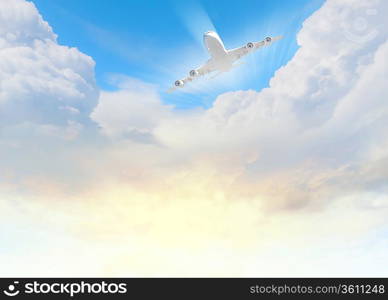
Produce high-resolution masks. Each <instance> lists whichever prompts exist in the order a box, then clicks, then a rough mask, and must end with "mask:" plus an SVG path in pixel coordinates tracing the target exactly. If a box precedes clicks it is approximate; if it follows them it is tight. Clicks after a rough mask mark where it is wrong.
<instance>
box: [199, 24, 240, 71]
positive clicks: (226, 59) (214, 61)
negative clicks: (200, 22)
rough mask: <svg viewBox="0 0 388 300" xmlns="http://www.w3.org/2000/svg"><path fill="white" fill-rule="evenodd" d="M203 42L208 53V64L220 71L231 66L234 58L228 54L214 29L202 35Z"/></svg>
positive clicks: (226, 69)
mask: <svg viewBox="0 0 388 300" xmlns="http://www.w3.org/2000/svg"><path fill="white" fill-rule="evenodd" d="M203 42H204V44H205V46H206V49H207V51H208V52H209V54H210V57H211V58H210V59H209V60H208V63H209V65H211V66H212V67H213V68H214V69H218V70H220V71H228V70H230V69H231V68H232V66H233V63H234V62H235V60H234V59H233V58H232V57H231V56H230V55H228V50H226V49H225V46H224V43H223V42H222V40H221V38H220V37H219V36H218V34H217V33H216V32H214V31H207V32H205V33H204V35H203Z"/></svg>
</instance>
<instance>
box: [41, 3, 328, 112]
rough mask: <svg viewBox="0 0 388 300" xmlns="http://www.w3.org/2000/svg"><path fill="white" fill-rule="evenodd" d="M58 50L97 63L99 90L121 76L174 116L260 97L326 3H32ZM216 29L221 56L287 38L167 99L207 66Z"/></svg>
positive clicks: (112, 84) (290, 56)
mask: <svg viewBox="0 0 388 300" xmlns="http://www.w3.org/2000/svg"><path fill="white" fill-rule="evenodd" d="M33 2H34V3H35V5H36V6H37V7H38V9H39V11H40V12H41V14H42V15H43V17H44V18H45V20H47V21H48V22H49V24H50V25H51V26H52V27H53V29H54V31H55V32H56V34H58V39H59V42H60V43H61V44H64V45H69V46H74V47H77V48H78V49H80V51H82V52H84V53H86V54H88V55H90V56H91V57H93V59H94V60H95V61H96V78H97V83H98V85H99V86H100V87H101V88H102V89H105V90H112V89H115V85H114V83H112V80H111V79H112V75H114V74H123V75H127V76H130V77H134V78H137V79H140V80H143V81H145V82H148V83H152V84H155V85H157V86H158V88H159V89H160V94H161V97H162V100H163V101H164V102H166V103H171V104H173V105H174V106H176V107H177V108H191V107H195V106H203V107H209V106H210V105H211V104H212V102H213V101H214V100H215V99H216V97H217V95H219V94H221V93H224V92H227V91H235V90H240V89H243V90H246V89H254V90H260V89H262V88H264V87H266V86H267V85H268V82H269V79H270V78H271V77H272V76H273V74H274V72H275V71H276V70H277V69H278V68H279V67H281V66H282V65H284V64H286V63H287V62H288V61H289V60H290V59H291V58H292V56H293V55H294V53H295V51H296V50H297V44H296V39H295V37H296V33H297V32H298V31H299V30H300V28H301V26H302V23H303V21H304V19H305V18H307V17H308V16H309V15H311V14H312V13H313V12H314V11H315V10H316V9H318V8H319V7H320V6H321V5H322V3H323V0H313V1H311V0H296V1H283V0H276V1H273V0H261V1H257V0H256V1H253V0H247V1H243V2H241V1H229V3H226V1H224V2H223V3H222V5H220V3H219V1H210V0H206V1H195V2H194V1H191V2H190V1H184V2H182V1H173V0H169V1H157V0H147V1H138V0H131V1H128V0H116V1H114V4H113V2H111V1H94V0H83V1H78V0H56V1H51V0H34V1H33ZM209 29H210V30H211V29H216V30H217V32H218V33H219V34H220V36H221V38H222V39H223V41H224V44H225V47H226V48H234V47H238V46H241V45H243V44H245V43H246V42H248V41H251V40H253V41H254V40H256V41H257V40H261V39H263V38H264V37H265V36H267V35H269V36H271V35H272V36H274V35H280V34H281V35H285V39H283V40H282V41H280V42H278V44H276V45H274V46H273V47H270V48H266V49H263V50H261V51H258V52H256V53H255V54H253V55H251V56H250V57H247V58H246V59H245V62H246V63H245V64H243V65H242V66H240V67H238V68H236V69H234V70H233V71H232V72H231V73H230V74H226V75H222V76H220V77H219V78H216V79H214V80H211V81H206V80H203V81H202V82H201V81H200V82H196V83H194V84H193V85H192V87H191V89H188V91H183V92H178V93H174V94H172V95H170V94H167V93H165V91H166V90H167V89H168V87H169V86H170V85H171V84H172V83H173V82H174V81H175V80H176V79H178V78H182V77H184V76H186V74H187V72H188V71H189V70H191V69H192V68H194V67H198V66H200V65H201V64H202V63H204V62H205V61H206V59H207V58H208V55H207V53H206V51H205V50H204V48H203V45H202V34H203V32H204V31H207V30H209Z"/></svg>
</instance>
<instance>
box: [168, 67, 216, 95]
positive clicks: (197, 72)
mask: <svg viewBox="0 0 388 300" xmlns="http://www.w3.org/2000/svg"><path fill="white" fill-rule="evenodd" d="M213 71H216V69H214V68H213V67H212V66H211V65H210V63H209V62H207V63H206V64H204V65H203V66H201V67H199V68H197V69H193V70H191V71H190V72H189V76H187V77H185V78H182V79H179V80H177V81H175V83H174V86H173V87H171V88H170V89H168V91H167V92H168V93H172V92H173V91H175V90H177V89H179V88H182V87H183V86H184V85H185V84H186V83H187V82H191V81H193V80H195V79H197V78H199V77H202V76H204V75H206V74H209V73H211V72H213Z"/></svg>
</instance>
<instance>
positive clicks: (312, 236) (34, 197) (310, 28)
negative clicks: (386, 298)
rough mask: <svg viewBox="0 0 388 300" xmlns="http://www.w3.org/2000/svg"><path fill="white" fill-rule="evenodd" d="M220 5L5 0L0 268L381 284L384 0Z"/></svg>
mask: <svg viewBox="0 0 388 300" xmlns="http://www.w3.org/2000/svg"><path fill="white" fill-rule="evenodd" d="M222 3H223V4H222V5H221V4H220V2H218V1H217V2H216V1H207V2H206V1H203V2H191V3H190V2H188V3H187V4H186V5H185V6H183V7H182V4H181V2H165V1H163V2H162V1H155V2H152V1H139V2H136V1H115V2H114V5H113V4H112V2H111V1H109V2H108V1H98V4H97V2H95V1H93V2H92V1H62V0H55V1H47V0H46V1H45V0H34V1H26V0H2V1H1V2H0V275H1V276H26V277H27V276H32V277H34V276H43V277H44V276H57V277H61V276H70V277H75V276H81V277H82V276H222V277H224V276H226V277H231V276H232V277H234V276H259V277H295V276H301V277H310V276H314V277H327V276H347V277H349V276H361V277H365V276H387V275H388V274H387V270H388V265H387V262H388V259H387V253H388V222H387V220H388V218H387V216H388V184H387V182H388V180H387V179H388V172H387V170H388V153H387V150H386V149H387V147H388V142H387V141H388V130H387V129H388V122H387V120H388V106H387V95H388V91H387V85H386V82H387V79H388V74H387V60H386V57H387V54H388V41H387V30H388V26H387V25H388V24H387V20H386V17H385V16H386V12H387V11H388V2H387V1H384V0H372V1H371V0H326V1H287V2H285V1H243V2H242V3H243V4H239V5H237V3H227V2H222ZM209 28H210V29H215V30H217V32H218V33H219V34H220V36H221V37H222V38H223V40H224V43H225V45H226V47H227V48H229V47H230V48H232V47H237V46H240V45H244V44H245V43H246V42H247V41H251V40H261V39H262V38H264V37H265V36H267V35H279V34H283V35H284V36H285V38H284V39H283V40H281V41H278V42H277V43H276V44H274V45H273V46H271V47H267V48H266V49H263V50H260V51H257V52H256V53H255V54H253V55H251V56H249V57H247V58H246V64H245V65H242V66H241V67H240V68H238V69H235V70H233V72H230V73H228V74H226V75H225V76H220V77H219V78H217V79H214V80H209V81H198V82H195V83H193V85H192V86H191V87H189V88H188V89H185V90H182V91H180V92H177V93H173V94H171V95H167V94H166V89H167V88H168V87H169V85H170V84H171V83H173V82H174V80H176V79H177V78H181V77H183V76H185V74H187V71H188V70H190V69H192V68H193V66H197V65H198V64H201V63H202V62H203V61H205V60H206V58H207V54H206V52H205V51H204V49H203V45H202V44H201V41H202V34H203V32H204V31H206V30H208V29H209Z"/></svg>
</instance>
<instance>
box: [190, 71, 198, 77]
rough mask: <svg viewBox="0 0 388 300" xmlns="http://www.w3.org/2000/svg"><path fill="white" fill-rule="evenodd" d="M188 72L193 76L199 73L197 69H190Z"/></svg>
mask: <svg viewBox="0 0 388 300" xmlns="http://www.w3.org/2000/svg"><path fill="white" fill-rule="evenodd" d="M189 74H190V76H191V77H195V76H198V75H199V73H198V71H197V70H191V71H190V73H189Z"/></svg>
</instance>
